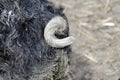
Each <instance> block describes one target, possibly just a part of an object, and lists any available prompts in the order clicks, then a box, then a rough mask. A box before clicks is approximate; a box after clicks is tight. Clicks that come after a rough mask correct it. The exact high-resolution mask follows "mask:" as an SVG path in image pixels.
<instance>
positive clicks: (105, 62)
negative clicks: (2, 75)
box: [51, 0, 120, 80]
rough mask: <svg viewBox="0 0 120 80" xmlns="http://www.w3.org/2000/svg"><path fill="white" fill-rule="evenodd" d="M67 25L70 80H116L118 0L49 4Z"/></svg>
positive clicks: (119, 77)
mask: <svg viewBox="0 0 120 80" xmlns="http://www.w3.org/2000/svg"><path fill="white" fill-rule="evenodd" d="M51 1H53V2H54V3H55V4H56V5H62V6H63V7H64V8H65V10H64V12H65V14H66V16H67V18H68V20H69V24H70V34H71V35H73V36H74V37H75V38H76V40H75V42H74V44H73V45H72V50H73V54H72V55H71V66H70V70H71V73H72V75H71V79H70V80H120V0H51Z"/></svg>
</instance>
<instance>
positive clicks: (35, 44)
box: [0, 0, 73, 80]
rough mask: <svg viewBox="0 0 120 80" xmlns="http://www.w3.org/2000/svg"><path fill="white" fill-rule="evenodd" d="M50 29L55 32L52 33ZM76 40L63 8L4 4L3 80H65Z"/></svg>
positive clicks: (20, 1)
mask: <svg viewBox="0 0 120 80" xmlns="http://www.w3.org/2000/svg"><path fill="white" fill-rule="evenodd" d="M56 20H58V21H56ZM59 20H63V21H59ZM62 23H63V24H64V25H63V24H62ZM52 24H55V25H54V26H53V25H52ZM50 25H51V26H53V29H55V30H53V31H51V30H50V31H51V32H49V30H48V29H46V26H48V27H49V26H50ZM57 25H59V26H61V27H62V26H64V29H60V30H59V29H58V28H56V26H57ZM50 29H51V27H50ZM48 32H49V33H48ZM53 32H54V33H53ZM50 33H52V34H51V35H49V34H50ZM50 36H52V37H50ZM48 37H50V38H48ZM68 39H70V40H68ZM72 39H73V38H72V37H69V25H68V21H67V18H66V16H65V14H64V13H63V9H62V8H61V7H59V8H58V7H55V6H54V4H53V3H51V2H49V1H47V0H0V80H65V78H64V75H65V73H66V70H67V67H68V61H69V60H68V57H69V53H71V49H70V45H71V44H72ZM54 40H56V41H54ZM60 40H63V41H61V44H60V45H59V41H60ZM50 41H52V42H50ZM64 41H66V42H64ZM55 42H56V43H55ZM57 42H58V43H57ZM62 42H63V43H62ZM67 42H68V44H66V43H67ZM63 44H66V45H63Z"/></svg>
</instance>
